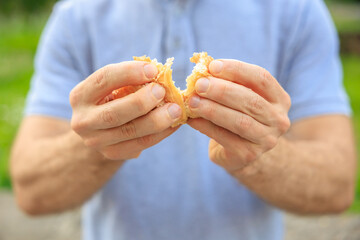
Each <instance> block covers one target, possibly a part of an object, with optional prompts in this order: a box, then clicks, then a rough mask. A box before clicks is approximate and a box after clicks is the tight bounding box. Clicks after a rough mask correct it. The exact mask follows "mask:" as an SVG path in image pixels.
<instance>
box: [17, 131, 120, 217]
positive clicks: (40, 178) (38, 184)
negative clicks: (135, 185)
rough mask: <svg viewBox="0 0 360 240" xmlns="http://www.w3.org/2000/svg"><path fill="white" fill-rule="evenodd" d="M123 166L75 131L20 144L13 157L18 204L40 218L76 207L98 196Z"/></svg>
mask: <svg viewBox="0 0 360 240" xmlns="http://www.w3.org/2000/svg"><path fill="white" fill-rule="evenodd" d="M22 141H25V140H22ZM27 141H29V140H27ZM121 164H122V162H119V161H106V160H104V159H103V157H102V156H101V155H100V154H99V153H97V152H96V151H94V150H91V149H89V148H87V147H85V146H84V145H83V143H82V140H81V138H80V137H79V136H78V135H76V134H75V133H74V132H72V131H71V130H69V131H67V132H66V133H63V134H60V135H58V136H56V137H44V138H39V139H37V140H33V141H32V142H31V144H29V142H28V143H26V142H22V143H19V142H18V143H17V144H16V145H15V147H14V149H13V154H12V176H13V184H14V187H15V192H16V195H17V200H18V203H19V205H20V206H21V207H22V208H23V209H24V210H25V211H26V212H28V213H29V214H36V215H37V214H45V213H51V212H57V211H62V210H66V209H69V208H73V207H76V206H78V205H80V204H82V203H83V202H85V201H86V200H87V199H88V198H89V197H90V196H91V195H92V194H93V193H95V192H96V191H97V190H98V189H99V188H100V187H101V186H102V185H103V184H104V183H105V182H106V181H107V180H108V179H109V178H110V177H111V176H112V175H113V174H114V173H115V172H116V170H117V169H119V167H120V166H121Z"/></svg>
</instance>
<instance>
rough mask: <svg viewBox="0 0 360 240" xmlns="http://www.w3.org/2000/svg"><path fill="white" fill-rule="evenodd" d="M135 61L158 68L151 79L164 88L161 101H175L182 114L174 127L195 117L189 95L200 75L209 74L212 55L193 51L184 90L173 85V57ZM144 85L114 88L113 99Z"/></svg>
mask: <svg viewBox="0 0 360 240" xmlns="http://www.w3.org/2000/svg"><path fill="white" fill-rule="evenodd" d="M134 60H135V61H144V62H149V63H152V64H155V66H156V67H157V69H158V72H159V73H158V75H157V76H156V77H155V78H154V79H153V82H155V83H158V84H160V85H161V86H163V87H164V88H165V97H164V100H163V103H162V104H164V103H176V104H178V105H179V106H180V107H181V110H182V115H181V117H180V118H179V119H178V120H177V121H176V122H175V123H174V124H173V125H172V127H176V126H178V125H180V124H184V123H186V121H187V119H188V118H189V117H190V118H196V117H198V116H196V115H195V114H194V113H192V112H191V111H190V108H189V107H188V101H189V97H190V96H191V95H192V94H193V93H194V91H195V83H196V81H197V80H198V79H200V78H202V77H207V76H210V75H211V74H210V73H209V64H210V62H211V61H212V60H214V59H213V58H212V57H210V56H208V54H207V53H206V52H201V53H194V55H193V57H192V58H190V61H191V62H193V63H195V64H196V65H195V67H194V68H193V71H192V73H191V74H190V75H189V76H188V77H187V78H186V87H187V89H186V90H180V89H179V88H177V87H176V86H175V83H174V81H173V80H172V69H171V65H172V64H173V61H174V58H168V59H167V60H166V63H165V64H161V63H159V62H157V60H156V59H153V60H151V59H150V58H149V57H146V56H142V57H134ZM143 86H144V85H140V86H126V87H122V88H119V89H116V90H114V91H113V92H112V95H113V99H117V98H121V97H124V96H126V95H129V94H131V93H134V92H136V91H137V90H139V89H140V88H142V87H143Z"/></svg>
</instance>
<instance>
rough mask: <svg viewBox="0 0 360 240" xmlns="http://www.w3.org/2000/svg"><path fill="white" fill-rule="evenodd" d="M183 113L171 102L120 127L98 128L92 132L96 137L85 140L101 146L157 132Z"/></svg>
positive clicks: (88, 144) (98, 146)
mask: <svg viewBox="0 0 360 240" xmlns="http://www.w3.org/2000/svg"><path fill="white" fill-rule="evenodd" d="M181 113H182V112H181V108H180V107H179V106H178V105H177V104H175V103H169V104H166V105H164V106H162V107H159V108H156V109H155V110H153V111H151V112H149V114H147V115H144V116H142V117H139V118H137V119H135V120H133V121H130V122H128V123H126V124H124V125H121V126H119V127H115V128H110V129H106V130H97V132H95V134H94V133H92V135H93V136H94V137H91V138H87V139H86V140H85V145H87V146H89V147H94V148H101V147H104V146H107V145H113V144H116V143H120V142H123V141H127V140H131V139H135V138H139V137H144V136H147V135H151V134H156V133H159V132H162V131H164V130H165V129H167V128H169V127H170V126H171V125H172V124H173V123H174V122H176V121H177V119H179V117H180V116H181Z"/></svg>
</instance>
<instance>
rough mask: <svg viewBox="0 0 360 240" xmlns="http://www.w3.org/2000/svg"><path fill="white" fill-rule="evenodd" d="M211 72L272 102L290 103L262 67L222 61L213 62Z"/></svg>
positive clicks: (228, 60)
mask: <svg viewBox="0 0 360 240" xmlns="http://www.w3.org/2000/svg"><path fill="white" fill-rule="evenodd" d="M209 71H210V73H211V74H212V75H213V76H215V77H218V78H222V79H226V80H229V81H232V82H236V83H239V84H241V85H244V86H245V87H248V88H250V89H252V90H253V91H255V92H256V93H258V94H260V95H261V96H262V97H264V98H265V99H267V100H269V101H270V102H286V103H288V102H289V101H290V98H289V96H288V94H287V93H286V92H285V91H284V89H283V88H282V87H281V86H280V84H279V83H278V81H276V79H275V78H274V77H273V76H272V75H271V74H270V73H269V72H268V71H267V70H265V69H264V68H262V67H259V66H256V65H253V64H249V63H245V62H241V61H237V60H232V59H221V60H215V61H212V62H211V63H210V65H209Z"/></svg>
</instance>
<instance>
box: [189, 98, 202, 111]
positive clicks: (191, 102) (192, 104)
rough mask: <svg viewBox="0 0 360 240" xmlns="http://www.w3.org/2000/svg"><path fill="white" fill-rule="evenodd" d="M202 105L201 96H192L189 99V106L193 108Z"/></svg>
mask: <svg viewBox="0 0 360 240" xmlns="http://www.w3.org/2000/svg"><path fill="white" fill-rule="evenodd" d="M199 105H200V97H199V96H196V95H194V96H192V97H191V98H190V100H189V106H190V107H191V108H197V107H199Z"/></svg>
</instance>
